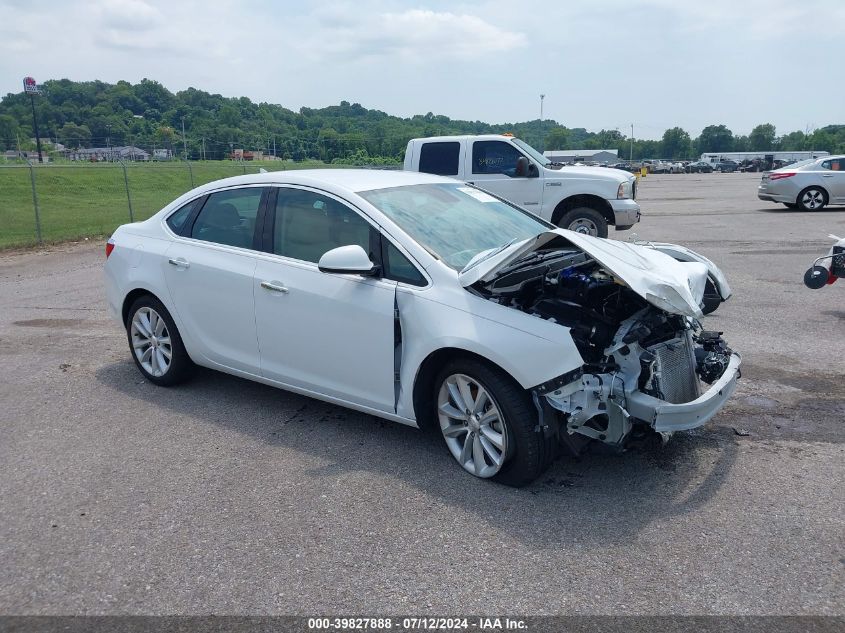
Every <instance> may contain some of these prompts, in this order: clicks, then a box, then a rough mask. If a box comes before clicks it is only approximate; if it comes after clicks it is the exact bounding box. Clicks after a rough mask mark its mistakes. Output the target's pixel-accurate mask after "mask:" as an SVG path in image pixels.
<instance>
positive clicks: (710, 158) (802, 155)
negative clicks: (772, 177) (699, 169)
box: [701, 151, 830, 163]
mask: <svg viewBox="0 0 845 633" xmlns="http://www.w3.org/2000/svg"><path fill="white" fill-rule="evenodd" d="M829 155H830V152H822V151H818V152H767V151H761V152H705V153H704V154H702V155H701V160H703V161H704V162H705V163H718V162H719V161H720V160H735V161H736V162H738V163H741V162H742V161H744V160H754V159H759V160H765V161H768V162H770V163H771V162H773V161H776V160H780V161H784V162H791V161H795V160H806V159H808V158H821V157H822V156H829Z"/></svg>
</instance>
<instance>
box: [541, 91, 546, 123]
mask: <svg viewBox="0 0 845 633" xmlns="http://www.w3.org/2000/svg"><path fill="white" fill-rule="evenodd" d="M545 98H546V95H540V121H542V120H543V99H545Z"/></svg>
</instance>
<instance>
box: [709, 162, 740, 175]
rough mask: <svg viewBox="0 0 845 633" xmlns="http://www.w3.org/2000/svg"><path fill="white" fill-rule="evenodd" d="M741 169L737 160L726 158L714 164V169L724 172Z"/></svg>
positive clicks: (730, 172) (728, 172)
mask: <svg viewBox="0 0 845 633" xmlns="http://www.w3.org/2000/svg"><path fill="white" fill-rule="evenodd" d="M738 169H739V163H738V162H736V161H735V160H730V159H724V160H720V161H719V162H718V163H716V164H715V165H713V171H718V172H721V173H723V174H732V173H733V172H735V171H737V170H738Z"/></svg>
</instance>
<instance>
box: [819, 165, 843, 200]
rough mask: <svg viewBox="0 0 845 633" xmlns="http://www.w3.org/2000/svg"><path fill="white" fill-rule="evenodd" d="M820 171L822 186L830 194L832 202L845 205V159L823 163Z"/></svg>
mask: <svg viewBox="0 0 845 633" xmlns="http://www.w3.org/2000/svg"><path fill="white" fill-rule="evenodd" d="M819 171H820V173H821V180H822V184H823V185H824V187H825V189H827V191H828V193H829V194H830V202H831V203H836V204H842V203H845V159H842V158H832V159H830V160H825V161H822V164H821V169H820V170H819Z"/></svg>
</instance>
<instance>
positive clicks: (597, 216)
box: [558, 207, 607, 237]
mask: <svg viewBox="0 0 845 633" xmlns="http://www.w3.org/2000/svg"><path fill="white" fill-rule="evenodd" d="M558 226H559V227H560V228H562V229H568V230H570V231H575V232H576V233H583V234H584V235H592V236H593V237H607V220H605V219H604V216H603V215H602V214H601V213H599V212H598V211H596V210H595V209H591V208H590V207H577V208H575V209H570V210H569V211H567V212H566V213H564V214H563V217H562V218H561V219H560V224H558Z"/></svg>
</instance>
